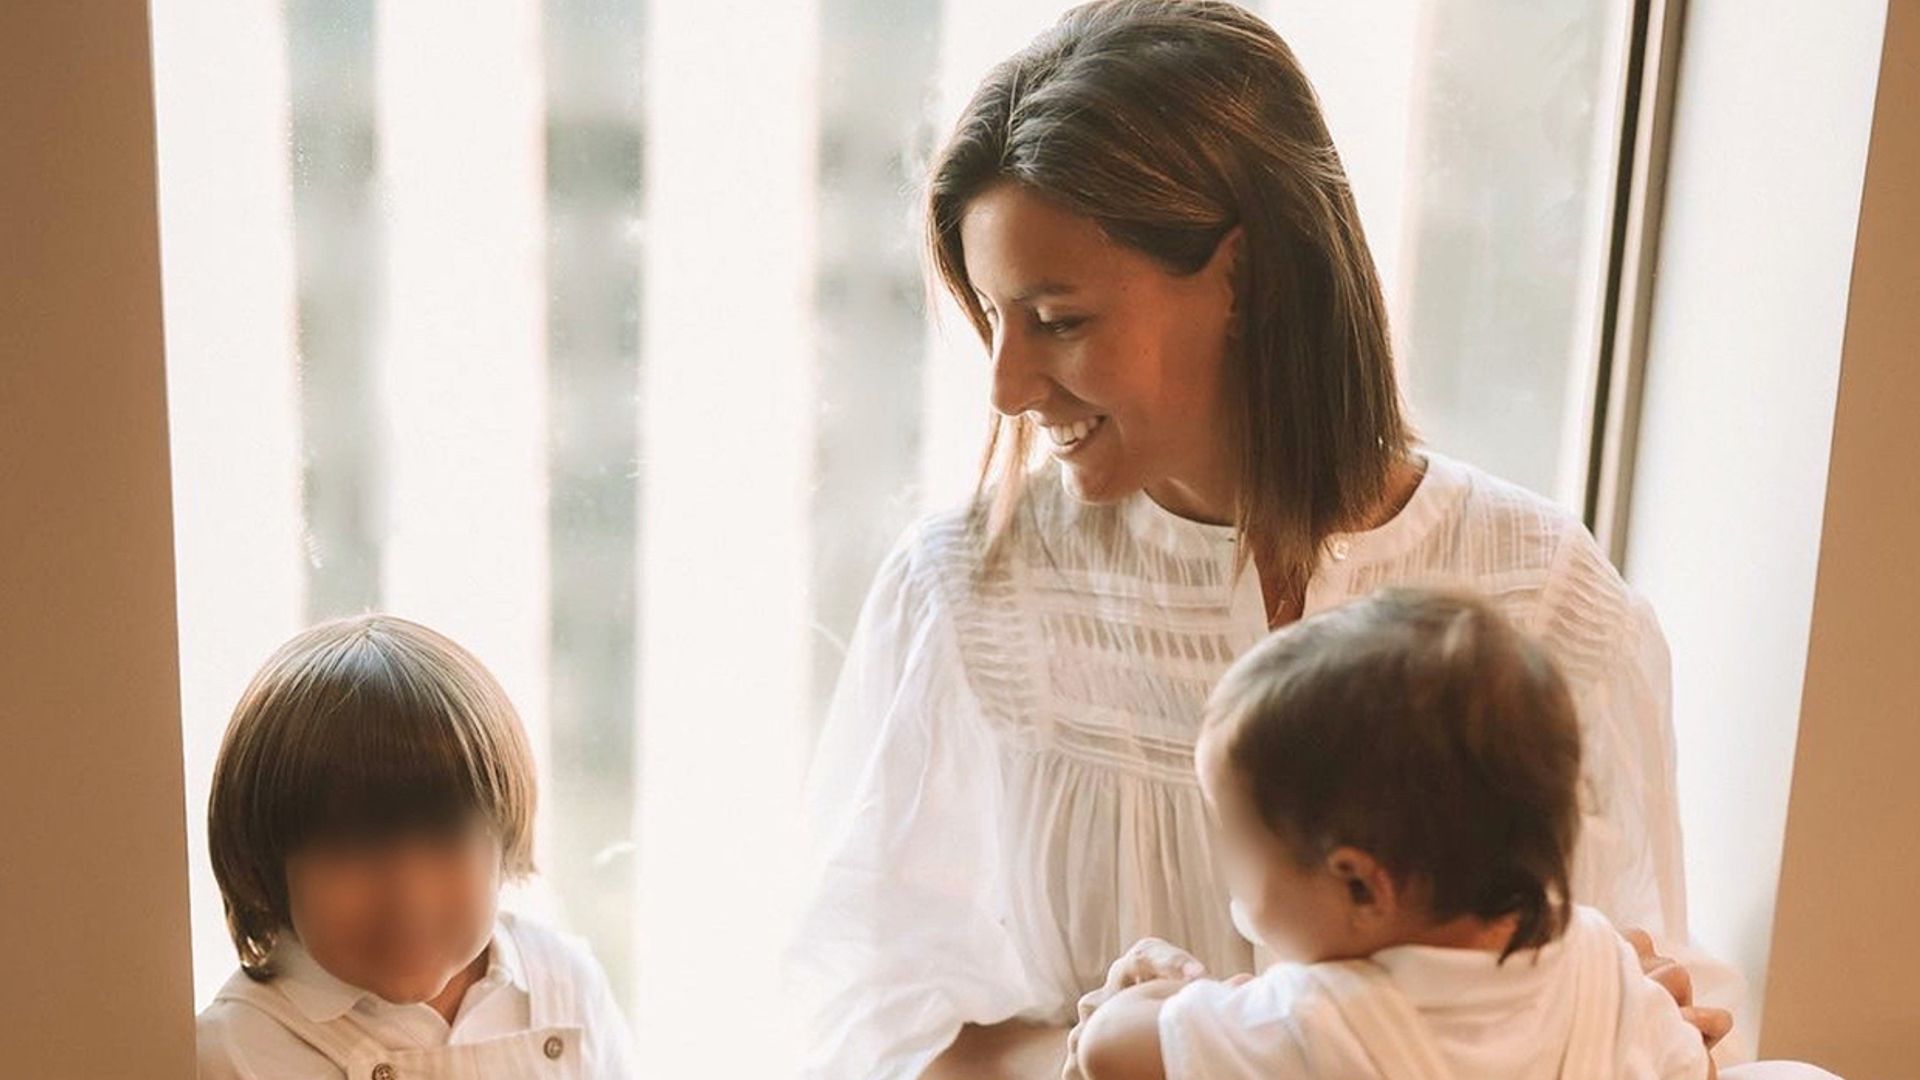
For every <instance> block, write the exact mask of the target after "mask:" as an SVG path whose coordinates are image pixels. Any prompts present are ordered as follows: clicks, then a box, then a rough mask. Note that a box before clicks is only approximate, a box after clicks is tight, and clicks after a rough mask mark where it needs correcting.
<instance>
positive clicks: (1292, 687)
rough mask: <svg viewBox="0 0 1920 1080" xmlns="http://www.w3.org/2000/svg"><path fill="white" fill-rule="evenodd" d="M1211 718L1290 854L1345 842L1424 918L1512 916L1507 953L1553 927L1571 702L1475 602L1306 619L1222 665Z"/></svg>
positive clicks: (1386, 600) (1498, 619) (1575, 779)
mask: <svg viewBox="0 0 1920 1080" xmlns="http://www.w3.org/2000/svg"><path fill="white" fill-rule="evenodd" d="M1207 724H1208V726H1209V727H1210V728H1211V727H1214V726H1216V725H1217V726H1219V728H1220V730H1221V731H1222V732H1223V733H1225V737H1226V738H1227V739H1228V740H1229V741H1228V742H1227V744H1226V750H1227V761H1228V763H1229V764H1230V765H1231V766H1232V768H1234V769H1235V770H1236V771H1237V772H1238V773H1239V774H1240V775H1241V776H1242V777H1243V778H1244V779H1245V781H1246V784H1247V790H1248V791H1249V792H1250V793H1251V795H1252V799H1253V802H1254V806H1255V808H1256V810H1257V811H1258V813H1259V815H1260V818H1261V820H1262V821H1264V822H1265V823H1266V825H1267V827H1268V828H1270V829H1272V830H1273V831H1274V832H1275V834H1276V835H1278V836H1279V837H1280V839H1281V840H1282V841H1283V842H1284V843H1285V845H1286V846H1287V847H1288V848H1289V849H1290V850H1291V851H1292V852H1293V853H1294V855H1295V856H1296V857H1297V858H1298V859H1299V860H1300V862H1301V863H1302V865H1312V864H1315V863H1318V862H1319V861H1320V860H1322V859H1324V858H1325V857H1326V856H1327V855H1328V854H1329V853H1331V852H1332V851H1333V850H1334V849H1336V848H1339V847H1353V848H1357V849H1359V850H1362V851H1365V852H1367V853H1368V854H1369V855H1371V856H1373V858H1375V859H1376V860H1378V861H1379V862H1380V864H1381V865H1382V866H1383V867H1384V868H1385V869H1386V870H1387V872H1388V873H1390V874H1392V875H1393V877H1394V880H1395V881H1396V882H1399V883H1402V884H1416V885H1417V886H1418V887H1419V888H1420V889H1421V890H1422V895H1423V896H1424V898H1425V899H1426V900H1427V903H1428V905H1429V907H1430V909H1431V914H1432V916H1433V917H1434V918H1436V919H1442V920H1444V919H1453V918H1459V917H1461V916H1474V917H1476V918H1481V919H1497V918H1503V917H1506V916H1517V917H1518V919H1517V927H1516V929H1515V932H1514V935H1513V938H1512V940H1511V942H1510V943H1509V944H1508V946H1507V948H1506V950H1505V951H1504V952H1503V953H1502V954H1501V959H1502V960H1504V959H1506V958H1507V957H1508V956H1511V955H1513V954H1514V953H1515V952H1518V951H1520V950H1522V949H1528V948H1538V947H1540V946H1542V945H1546V944H1548V943H1549V942H1551V941H1553V940H1554V939H1555V938H1557V937H1558V936H1559V935H1560V933H1561V931H1562V930H1563V929H1565V927H1566V923H1567V918H1568V908H1567V905H1568V903H1569V896H1568V891H1569V890H1568V872H1569V871H1568V867H1569V864H1570V863H1571V861H1572V858H1573V847H1574V843H1575V840H1576V839H1577V837H1578V834H1579V825H1580V810H1579V805H1578V797H1579V796H1578V791H1579V778H1580V730H1579V725H1578V722H1577V720H1576V718H1575V715H1574V707H1573V700H1572V697H1571V696H1570V695H1569V693H1568V690H1567V686H1566V682H1565V680H1564V679H1562V677H1561V675H1560V672H1559V670H1558V668H1557V667H1555V665H1554V664H1553V662H1552V660H1551V659H1550V658H1549V657H1548V656H1547V655H1546V653H1545V652H1544V651H1543V650H1542V649H1541V648H1540V646H1538V645H1537V644H1535V643H1534V642H1533V641H1532V640H1530V639H1529V638H1528V637H1527V636H1525V635H1524V634H1522V633H1521V632H1520V631H1519V630H1518V629H1516V628H1515V627H1514V626H1513V625H1512V624H1511V623H1509V622H1508V621H1507V620H1506V619H1505V618H1503V617H1502V616H1501V615H1500V613H1499V612H1497V611H1495V610H1494V609H1493V607H1492V606H1491V605H1489V604H1488V603H1487V602H1486V601H1484V600H1480V599H1477V598H1474V597H1470V596H1467V595H1464V594H1459V593H1452V592H1441V591H1434V590H1426V589H1409V588H1392V589H1386V590H1383V591H1381V592H1378V593H1375V594H1373V595H1372V596H1369V597H1368V598H1366V599H1364V600H1360V601H1357V602H1355V603H1352V604H1349V605H1347V606H1345V607H1341V608H1337V609H1335V610H1333V611H1330V612H1327V613H1325V614H1322V615H1318V616H1315V617H1313V618H1310V619H1306V620H1304V621H1302V622H1300V623H1297V624H1295V625H1293V626H1291V627H1288V628H1287V629H1285V630H1282V631H1280V632H1278V633H1276V634H1274V635H1273V636H1272V637H1270V638H1268V639H1267V640H1266V641H1264V642H1262V643H1261V644H1260V645H1258V646H1256V647H1255V648H1254V649H1253V650H1251V651H1250V652H1249V653H1248V654H1247V655H1246V656H1244V657H1242V658H1241V659H1240V661H1239V662H1238V663H1236V664H1235V665H1234V666H1233V668H1232V669H1231V670H1230V671H1228V673H1227V674H1226V676H1225V678H1223V679H1222V680H1221V683H1220V685H1219V687H1218V688H1217V689H1216V690H1215V692H1214V694H1213V698H1212V700H1211V701H1210V702H1209V704H1208V709H1207Z"/></svg>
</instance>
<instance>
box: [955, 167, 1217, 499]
mask: <svg viewBox="0 0 1920 1080" xmlns="http://www.w3.org/2000/svg"><path fill="white" fill-rule="evenodd" d="M960 233H961V243H962V245H963V246H964V249H965V252H966V270H967V277H968V278H969V279H970V280H971V282H972V284H973V287H974V290H975V292H976V293H977V294H978V299H979V301H980V304H981V306H982V308H983V309H984V310H985V311H986V313H987V319H988V322H989V324H990V326H991V329H992V345H991V348H992V360H993V405H994V408H995V409H997V410H999V411H1000V412H1001V413H1002V414H1004V415H1006V416H1010V417H1017V416H1023V415H1024V416H1028V417H1031V418H1032V419H1033V420H1035V421H1036V422H1037V423H1038V424H1039V425H1040V427H1041V430H1042V432H1043V433H1044V434H1043V438H1044V439H1045V440H1046V441H1047V442H1049V443H1050V445H1051V449H1052V453H1053V455H1054V457H1056V458H1057V459H1059V461H1060V462H1061V464H1062V465H1063V466H1064V467H1065V470H1066V476H1067V480H1068V482H1069V483H1070V484H1071V485H1072V487H1073V489H1074V491H1075V492H1076V493H1077V494H1078V495H1079V496H1080V497H1081V498H1083V499H1086V500H1088V501H1091V502H1110V501H1113V500H1116V499H1121V498H1124V497H1126V496H1128V495H1131V494H1133V493H1135V492H1137V491H1141V490H1145V491H1147V492H1148V494H1150V495H1152V496H1153V497H1154V499H1155V500H1156V501H1158V502H1159V503H1160V504H1161V505H1163V506H1165V507H1167V508H1168V509H1170V510H1173V511H1175V512H1176V513H1183V514H1186V515H1188V516H1192V517H1199V518H1207V519H1212V520H1227V519H1228V518H1230V517H1231V515H1232V508H1233V490H1232V485H1233V484H1234V482H1235V474H1234V469H1233V461H1232V449H1231V446H1230V445H1229V444H1228V442H1227V440H1226V436H1225V433H1226V431H1227V430H1228V427H1227V424H1226V420H1227V416H1228V413H1227V411H1226V403H1225V400H1224V394H1223V392H1222V384H1223V376H1224V369H1225V363H1226V356H1227V341H1228V335H1229V329H1230V324H1231V318H1232V313H1233V275H1232V269H1233V260H1234V258H1235V257H1236V253H1237V250H1238V244H1239V234H1238V232H1237V231H1236V232H1234V233H1231V234H1229V236H1228V238H1227V240H1225V241H1223V242H1222V243H1221V244H1220V246H1219V248H1218V249H1217V250H1216V251H1215V252H1214V255H1213V259H1212V261H1211V262H1209V263H1208V265H1207V266H1205V267H1203V268H1202V269H1201V270H1199V271H1198V272H1196V273H1193V274H1189V275H1186V276H1178V275H1175V274H1173V273H1170V272H1169V271H1167V270H1166V269H1165V268H1163V267H1162V266H1161V265H1160V264H1159V263H1157V262H1155V261H1154V260H1153V259H1151V258H1150V257H1148V256H1147V255H1145V254H1142V253H1141V252H1139V251H1136V250H1134V249H1133V248H1130V247H1127V246H1125V245H1122V244H1119V243H1117V242H1115V241H1113V240H1111V239H1109V238H1108V237H1107V236H1106V234H1105V233H1104V232H1102V231H1101V229H1100V227H1099V226H1098V225H1097V224H1095V223H1094V222H1093V221H1092V220H1090V219H1088V218H1084V217H1081V216H1079V215H1076V214H1074V213H1071V212H1069V211H1067V210H1064V209H1061V208H1060V207H1058V206H1056V205H1054V204H1053V203H1051V202H1049V201H1047V200H1046V199H1044V198H1042V197H1040V196H1038V195H1035V194H1033V193H1032V192H1030V191H1029V190H1028V189H1026V188H1024V187H1021V186H1019V185H1016V184H1012V183H1003V184H1000V185H997V186H995V187H992V188H989V189H988V190H986V191H985V192H983V193H982V194H980V195H979V196H977V197H976V198H975V199H974V200H973V202H972V203H971V204H970V205H969V206H968V208H967V213H966V215H965V217H964V218H963V219H962V221H961V226H960Z"/></svg>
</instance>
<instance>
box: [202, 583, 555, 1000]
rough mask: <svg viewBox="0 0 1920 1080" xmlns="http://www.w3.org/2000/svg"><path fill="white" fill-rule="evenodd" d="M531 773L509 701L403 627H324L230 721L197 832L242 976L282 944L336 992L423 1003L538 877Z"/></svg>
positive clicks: (416, 629)
mask: <svg viewBox="0 0 1920 1080" xmlns="http://www.w3.org/2000/svg"><path fill="white" fill-rule="evenodd" d="M533 811H534V770H533V762H532V757H531V755H530V754H529V753H528V750H527V742H526V736H525V734H524V733H523V732H522V731H521V728H520V720H519V718H518V716H517V715H515V713H514V710H513V705H512V704H511V703H510V702H509V701H508V700H507V696H506V693H505V692H504V691H502V690H501V688H500V684H499V683H497V682H495V681H494V678H493V676H492V675H490V674H488V673H487V671H486V669H485V668H484V667H482V666H481V665H480V662H479V661H477V660H475V659H474V658H473V656H472V655H471V654H469V653H468V652H467V651H466V650H464V649H462V648H461V647H460V646H458V645H456V644H454V643H453V642H451V641H449V640H447V639H446V638H444V637H442V636H441V635H439V634H437V633H435V632H433V631H432V630H429V629H427V628H426V627H424V626H420V625H419V624H417V623H411V622H408V621H406V620H404V619H396V618H393V617H391V616H386V615H363V616H359V617H356V618H350V619H340V620H336V621H333V622H328V623H323V624H321V625H319V626H316V627H314V628H312V629H311V630H308V631H306V632H304V633H302V634H300V635H299V636H297V637H295V638H294V639H293V640H292V641H290V642H288V643H287V644H286V645H284V646H282V647H281V648H280V650H279V651H278V652H276V653H275V654H274V655H273V656H272V658H271V659H269V660H268V661H267V663H266V665H265V666H264V667H263V668H261V670H260V672H259V674H257V675H255V676H254V678H253V682H252V683H251V684H250V685H249V686H248V687H247V690H246V693H245V694H243V695H242V696H241V698H240V703H239V705H238V706H237V707H236V708H235V709H234V714H233V720H232V722H231V723H230V724H229V725H228V727H227V733H226V738H225V740H224V741H223V742H222V744H221V747H220V757H219V761H218V763H217V764H216V765H215V766H214V774H213V796H212V799H211V801H210V803H209V805H208V813H207V818H208V821H207V831H208V840H209V848H210V853H211V855H212V860H213V871H214V875H215V877H217V878H218V879H219V882H220V894H221V897H222V898H223V899H224V901H225V903H226V909H227V924H228V927H229V930H230V932H231V933H232V935H233V942H234V946H235V947H236V948H237V949H238V950H239V953H240V963H241V967H242V969H243V970H245V971H246V972H247V973H248V974H249V975H251V976H253V977H254V978H256V979H262V980H264V979H269V978H271V977H272V976H273V975H274V968H273V964H272V958H273V950H274V946H275V944H276V943H277V942H278V941H279V940H280V938H281V936H282V935H284V934H286V933H288V932H289V931H291V932H292V934H293V935H294V936H295V937H296V938H297V939H298V940H299V942H300V943H301V945H303V946H304V947H305V948H306V949H307V951H308V952H309V953H310V954H312V956H313V958H314V960H315V961H317V962H318V963H319V964H320V966H321V967H323V968H325V969H326V970H327V971H328V972H330V973H331V974H333V975H334V976H335V977H337V978H339V979H341V980H343V981H345V982H348V983H350V984H352V985H354V986H357V987H360V988H361V989H364V990H371V991H373V992H374V993H376V994H379V995H380V996H381V997H383V998H386V999H387V1000H389V1001H393V1002H416V1001H427V1000H430V999H432V998H433V997H434V996H435V995H437V994H439V993H440V992H441V990H443V989H444V988H445V987H446V985H447V984H448V982H449V981H450V980H451V979H452V978H453V977H454V976H455V975H456V974H458V973H459V972H460V971H461V970H462V969H464V968H465V967H466V966H467V965H469V964H471V963H473V962H474V961H475V960H476V959H477V958H478V957H479V956H480V954H481V953H482V952H484V951H485V949H486V947H487V942H488V940H489V938H490V936H491V934H492V928H493V920H494V916H495V910H496V905H497V902H498V896H499V890H500V885H501V882H502V878H503V877H518V876H523V875H525V874H528V873H531V872H532V869H533V851H532V844H533V840H532V831H533Z"/></svg>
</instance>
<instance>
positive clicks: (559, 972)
mask: <svg viewBox="0 0 1920 1080" xmlns="http://www.w3.org/2000/svg"><path fill="white" fill-rule="evenodd" d="M500 927H501V929H502V930H503V931H505V933H506V934H507V936H508V937H509V938H511V939H512V941H513V946H514V948H515V949H516V950H518V951H519V954H520V960H521V963H522V964H523V965H525V967H526V970H527V974H528V976H529V978H537V979H552V980H555V981H556V982H559V983H563V984H567V985H571V986H574V987H582V986H586V987H592V988H595V989H597V988H598V987H600V986H602V985H604V984H605V982H606V975H605V973H604V972H602V971H601V968H600V962H599V961H598V960H596V959H594V955H593V948H592V946H590V945H588V944H587V941H586V939H585V938H583V937H580V936H579V935H577V934H569V933H567V932H565V931H563V930H558V929H556V928H554V927H552V926H549V925H548V924H546V923H545V922H542V921H541V920H539V919H536V918H534V917H532V916H530V915H522V914H519V913H517V912H511V911H503V912H501V913H500Z"/></svg>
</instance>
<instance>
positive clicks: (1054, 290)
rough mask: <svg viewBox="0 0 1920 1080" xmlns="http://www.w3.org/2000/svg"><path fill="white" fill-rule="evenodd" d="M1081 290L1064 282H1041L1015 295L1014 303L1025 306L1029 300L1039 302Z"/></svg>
mask: <svg viewBox="0 0 1920 1080" xmlns="http://www.w3.org/2000/svg"><path fill="white" fill-rule="evenodd" d="M1078 291H1079V290H1078V289H1076V288H1074V287H1073V286H1072V285H1069V284H1067V283H1066V282H1064V281H1041V282H1037V283H1035V284H1033V285H1029V286H1027V287H1026V288H1024V289H1022V290H1020V291H1019V292H1017V293H1014V294H1013V301H1014V303H1017V304H1024V303H1026V302H1027V301H1029V300H1038V299H1040V298H1042V297H1047V296H1070V295H1072V294H1073V293H1075V292H1078Z"/></svg>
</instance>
